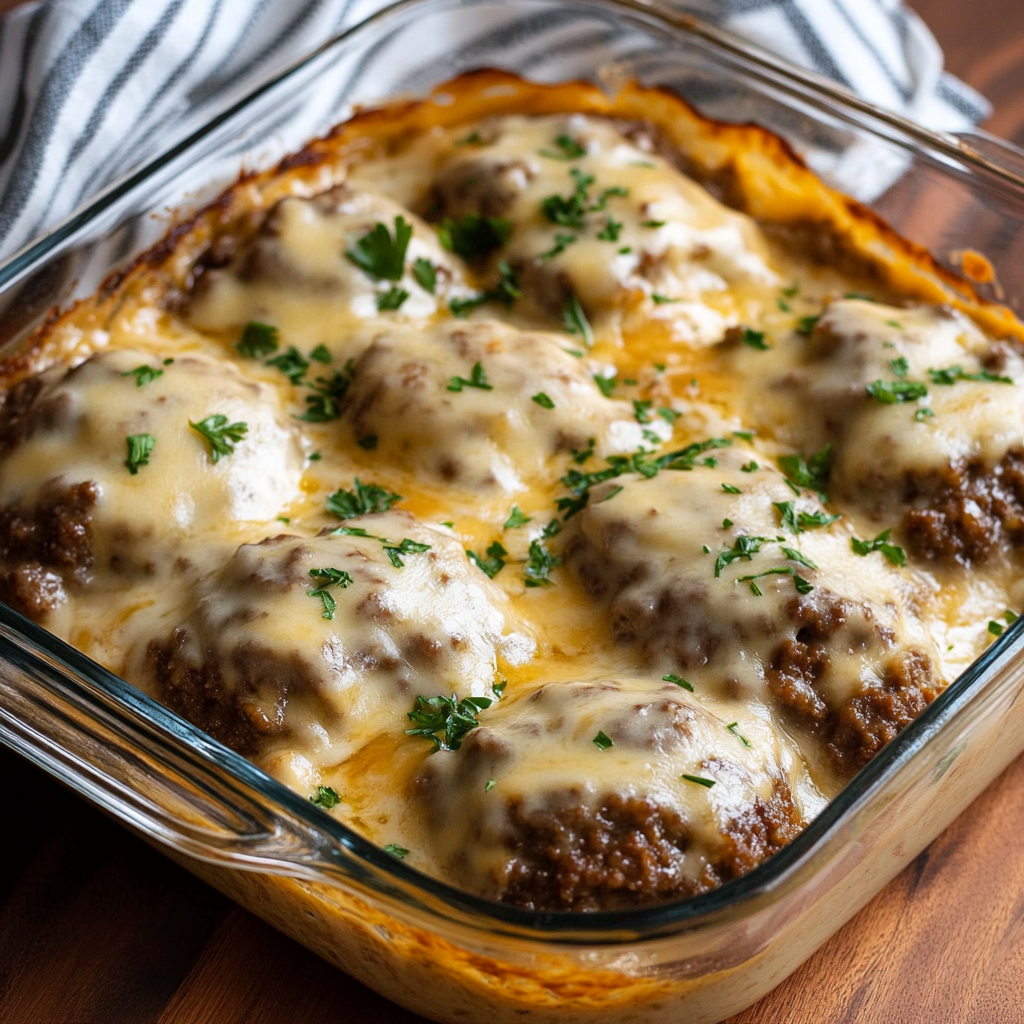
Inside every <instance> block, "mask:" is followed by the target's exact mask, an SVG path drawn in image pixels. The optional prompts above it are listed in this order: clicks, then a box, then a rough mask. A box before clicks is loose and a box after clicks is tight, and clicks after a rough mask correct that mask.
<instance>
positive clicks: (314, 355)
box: [309, 344, 331, 364]
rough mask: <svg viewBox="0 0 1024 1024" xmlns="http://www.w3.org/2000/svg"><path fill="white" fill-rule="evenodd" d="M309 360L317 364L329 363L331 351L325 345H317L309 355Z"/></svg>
mask: <svg viewBox="0 0 1024 1024" xmlns="http://www.w3.org/2000/svg"><path fill="white" fill-rule="evenodd" d="M309 358H310V359H312V360H313V361H314V362H317V363H325V364H326V363H329V362H330V361H331V350H330V349H329V348H328V347H327V346H326V345H322V344H321V345H317V347H316V348H315V349H313V351H312V352H310V353H309Z"/></svg>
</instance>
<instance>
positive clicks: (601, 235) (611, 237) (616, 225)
mask: <svg viewBox="0 0 1024 1024" xmlns="http://www.w3.org/2000/svg"><path fill="white" fill-rule="evenodd" d="M621 231H622V221H620V220H615V219H614V218H613V217H609V218H608V219H607V220H606V221H605V225H604V227H603V228H602V229H601V230H600V231H599V232H598V233H597V237H598V240H599V241H601V242H617V241H618V240H619V233H620V232H621Z"/></svg>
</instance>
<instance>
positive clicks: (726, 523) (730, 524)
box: [722, 519, 736, 530]
mask: <svg viewBox="0 0 1024 1024" xmlns="http://www.w3.org/2000/svg"><path fill="white" fill-rule="evenodd" d="M735 525H736V524H735V523H734V522H733V521H732V520H731V519H723V520H722V529H723V530H728V529H730V528H731V527H733V526H735Z"/></svg>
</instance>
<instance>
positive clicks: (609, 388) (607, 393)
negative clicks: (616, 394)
mask: <svg viewBox="0 0 1024 1024" xmlns="http://www.w3.org/2000/svg"><path fill="white" fill-rule="evenodd" d="M594 383H595V384H596V385H597V389H598V391H600V392H601V394H602V395H604V397H605V398H611V397H612V392H613V391H614V390H615V385H616V383H617V380H616V376H615V374H614V373H613V374H612V375H611V376H610V377H604V376H602V375H601V374H599V373H595V374H594Z"/></svg>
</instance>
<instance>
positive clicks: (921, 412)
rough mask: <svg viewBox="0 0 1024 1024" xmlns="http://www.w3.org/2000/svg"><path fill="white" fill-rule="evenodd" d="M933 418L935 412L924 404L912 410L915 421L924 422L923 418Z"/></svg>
mask: <svg viewBox="0 0 1024 1024" xmlns="http://www.w3.org/2000/svg"><path fill="white" fill-rule="evenodd" d="M934 418H935V413H934V412H933V411H932V410H931V409H929V408H928V406H924V407H923V408H921V409H916V410H915V411H914V422H915V423H924V421H925V420H930V419H934Z"/></svg>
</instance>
